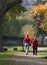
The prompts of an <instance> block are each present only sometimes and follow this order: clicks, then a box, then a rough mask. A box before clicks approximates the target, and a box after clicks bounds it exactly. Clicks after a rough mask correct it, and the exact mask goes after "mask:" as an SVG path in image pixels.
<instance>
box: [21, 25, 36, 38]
mask: <svg viewBox="0 0 47 65" xmlns="http://www.w3.org/2000/svg"><path fill="white" fill-rule="evenodd" d="M22 30H23V33H24V35H29V36H30V38H31V39H32V38H34V36H35V32H36V31H35V32H34V28H33V27H32V26H31V25H25V26H24V27H23V28H22Z"/></svg>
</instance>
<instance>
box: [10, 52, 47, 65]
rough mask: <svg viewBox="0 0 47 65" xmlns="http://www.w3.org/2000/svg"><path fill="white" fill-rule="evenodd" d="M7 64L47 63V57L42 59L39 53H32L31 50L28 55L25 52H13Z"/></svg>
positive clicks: (46, 64) (44, 64) (29, 64)
mask: <svg viewBox="0 0 47 65" xmlns="http://www.w3.org/2000/svg"><path fill="white" fill-rule="evenodd" d="M9 65H47V59H42V58H41V56H40V55H39V54H38V55H37V56H35V55H32V53H31V52H29V54H28V55H26V54H25V52H15V54H14V57H13V59H12V60H11V62H10V64H9Z"/></svg>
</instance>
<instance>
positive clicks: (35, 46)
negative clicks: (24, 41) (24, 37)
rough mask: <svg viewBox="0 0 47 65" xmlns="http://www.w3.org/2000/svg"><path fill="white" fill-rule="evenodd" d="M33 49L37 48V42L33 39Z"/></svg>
mask: <svg viewBox="0 0 47 65" xmlns="http://www.w3.org/2000/svg"><path fill="white" fill-rule="evenodd" d="M32 43H33V48H37V47H38V41H37V40H36V39H35V40H33V42H32Z"/></svg>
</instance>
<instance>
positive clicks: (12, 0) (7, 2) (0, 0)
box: [0, 0, 22, 51]
mask: <svg viewBox="0 0 47 65" xmlns="http://www.w3.org/2000/svg"><path fill="white" fill-rule="evenodd" d="M21 2H22V0H0V51H3V47H2V40H1V39H2V36H3V33H2V22H3V16H4V14H5V13H6V12H7V11H8V10H9V9H10V8H12V7H13V6H14V5H18V4H20V3H21Z"/></svg>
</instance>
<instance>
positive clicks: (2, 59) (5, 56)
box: [0, 48, 15, 65]
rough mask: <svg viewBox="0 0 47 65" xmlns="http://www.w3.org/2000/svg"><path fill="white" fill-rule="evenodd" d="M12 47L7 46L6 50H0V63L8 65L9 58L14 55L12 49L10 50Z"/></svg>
mask: <svg viewBox="0 0 47 65" xmlns="http://www.w3.org/2000/svg"><path fill="white" fill-rule="evenodd" d="M11 50H12V48H8V51H5V52H0V65H9V62H10V60H12V57H13V55H14V53H15V52H14V51H11Z"/></svg>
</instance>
